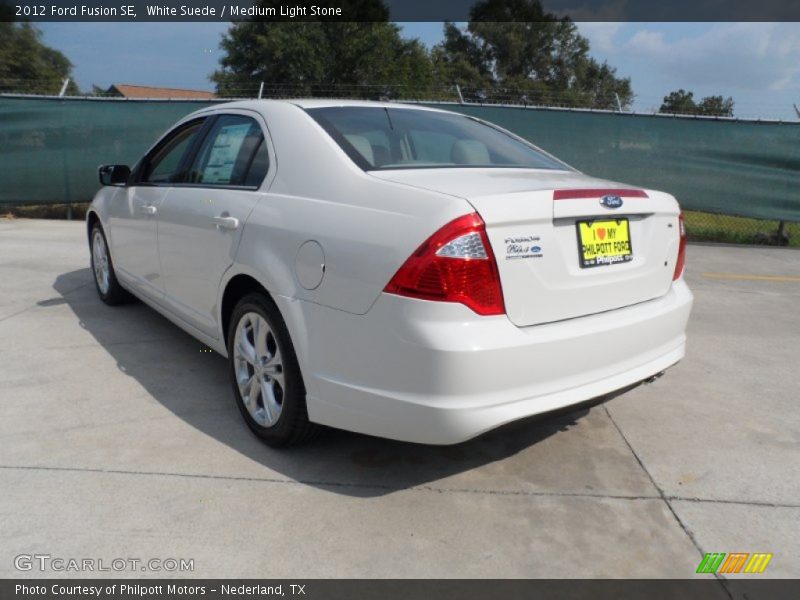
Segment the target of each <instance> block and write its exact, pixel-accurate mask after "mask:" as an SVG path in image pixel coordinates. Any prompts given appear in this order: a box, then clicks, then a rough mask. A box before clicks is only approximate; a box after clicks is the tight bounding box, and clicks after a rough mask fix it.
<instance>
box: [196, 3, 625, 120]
mask: <svg viewBox="0 0 800 600" xmlns="http://www.w3.org/2000/svg"><path fill="white" fill-rule="evenodd" d="M262 4H264V3H263V2H262ZM348 4H353V5H354V6H355V8H354V9H350V10H348V11H347V14H353V12H352V10H356V11H357V12H358V11H362V12H363V11H370V12H371V14H372V16H373V18H375V15H378V16H380V18H382V19H384V20H383V21H378V22H368V23H367V22H361V23H345V22H338V21H323V22H276V21H274V20H272V21H270V22H245V23H237V24H235V25H233V26H232V28H231V30H230V31H229V32H228V34H227V35H226V36H225V37H224V38H223V40H222V48H223V50H224V51H225V55H224V57H223V58H222V61H221V68H220V69H219V70H217V71H216V72H215V73H214V74H213V75H212V76H211V80H212V81H213V82H215V83H216V85H217V92H218V94H220V95H222V96H245V95H247V96H251V95H253V94H255V93H256V92H257V90H258V87H259V83H260V82H261V81H264V82H265V83H266V85H267V92H268V93H270V92H271V91H272V90H271V89H270V88H271V87H272V86H274V87H275V88H279V89H280V91H281V92H283V93H288V94H291V95H312V96H313V95H331V94H337V93H339V94H342V95H348V96H356V97H376V96H381V97H385V96H390V97H397V96H401V97H404V98H427V99H437V98H440V97H443V96H447V95H449V94H450V93H451V90H452V89H453V87H454V86H455V85H459V86H460V87H461V88H462V89H463V91H464V95H465V98H466V99H468V100H473V101H482V100H484V99H486V98H488V97H489V96H492V97H493V98H495V99H499V100H505V101H508V102H524V103H537V104H563V105H567V106H587V107H593V108H611V109H616V108H617V95H618V96H619V99H620V101H621V103H622V105H623V107H628V106H629V105H630V103H631V101H632V99H633V92H632V90H631V85H630V79H627V78H619V77H617V75H616V72H615V70H614V69H613V68H612V67H610V66H609V65H608V64H606V63H599V62H597V61H596V60H595V59H593V58H591V57H590V56H589V54H588V53H589V42H588V40H587V39H586V38H585V37H583V36H581V35H580V34H579V33H578V30H577V27H576V26H575V24H574V23H572V22H571V21H570V20H569V19H557V18H556V17H554V16H553V15H550V14H548V13H546V12H545V11H544V9H543V8H542V5H541V3H540V1H539V0H485V1H483V2H480V3H478V4H476V5H475V6H474V7H473V9H472V12H471V18H472V20H471V21H470V23H469V25H468V27H467V29H466V30H465V31H462V30H461V29H460V28H459V27H458V26H456V25H455V24H453V23H445V25H444V39H443V41H442V42H441V43H440V44H437V45H436V46H434V47H433V48H432V49H431V51H430V52H428V51H427V50H426V49H425V47H424V46H423V45H422V44H421V43H420V42H419V41H418V40H407V39H403V38H402V37H401V36H400V29H399V28H398V27H397V26H396V25H394V24H391V23H388V22H387V21H386V19H388V13H383V14H381V13H379V12H377V11H379V10H380V9H379V7H382V6H383V5H382V4H381V3H380V2H379V1H378V0H350V2H348ZM511 15H513V18H514V19H515V21H514V22H508V21H509V19H511ZM502 20H505V22H499V21H502ZM450 97H452V96H450Z"/></svg>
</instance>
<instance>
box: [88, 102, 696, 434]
mask: <svg viewBox="0 0 800 600" xmlns="http://www.w3.org/2000/svg"><path fill="white" fill-rule="evenodd" d="M576 143H578V142H576ZM99 176H100V182H101V183H102V184H103V187H102V188H101V189H100V191H99V192H98V193H97V195H96V197H95V198H94V201H93V202H92V205H91V208H90V210H89V212H88V216H87V225H88V234H89V243H90V249H91V262H92V270H93V273H94V278H95V282H96V285H97V291H98V293H99V295H100V298H101V299H102V300H103V301H104V302H105V303H107V304H111V305H115V304H119V303H122V302H124V301H126V300H127V299H129V298H130V297H131V295H133V296H136V297H138V298H139V299H141V300H142V301H143V302H145V303H146V304H148V305H150V306H151V307H152V308H154V309H155V310H157V311H158V312H160V313H161V314H163V315H164V316H165V317H167V318H168V319H170V320H171V321H173V322H174V323H175V324H176V325H178V326H179V327H181V328H183V329H184V330H186V331H187V332H189V333H190V334H191V335H192V336H194V337H195V338H197V339H198V340H199V341H200V342H202V343H203V344H205V345H207V346H208V347H210V348H212V349H214V350H216V351H217V352H219V353H220V354H222V355H223V356H226V357H227V359H228V361H229V363H230V377H231V380H232V383H233V386H232V387H233V394H234V397H235V399H236V402H237V404H238V406H239V409H240V411H241V413H242V415H243V417H244V419H245V421H246V422H247V424H248V426H249V427H250V428H251V429H252V430H253V431H254V432H255V433H256V434H257V435H258V436H259V437H261V438H262V439H263V440H264V441H265V442H267V443H268V444H271V445H274V446H280V445H287V444H292V443H296V442H300V441H303V440H306V439H308V438H310V437H311V436H312V435H313V434H314V432H315V431H316V430H317V429H318V426H319V425H320V424H322V425H329V426H333V427H337V428H341V429H347V430H351V431H356V432H362V433H367V434H371V435H377V436H383V437H387V438H393V439H398V440H406V441H412V442H421V443H429V444H452V443H457V442H461V441H463V440H467V439H469V438H472V437H474V436H476V435H478V434H480V433H482V432H485V431H487V430H489V429H493V428H495V427H497V426H499V425H502V424H504V423H507V422H510V421H513V420H516V419H519V418H522V417H526V416H528V415H533V414H537V413H543V412H547V411H552V410H554V409H557V408H561V407H565V406H569V405H572V404H576V403H579V402H583V401H586V400H590V399H593V398H598V397H602V396H604V395H606V394H609V393H610V392H613V391H616V390H620V389H623V388H627V387H628V386H631V385H634V384H637V383H639V382H641V381H644V380H647V379H649V378H651V377H653V376H655V375H658V374H660V373H661V372H663V371H664V370H665V369H666V368H668V367H670V366H671V365H673V364H675V363H676V362H678V361H679V360H680V359H681V358H682V357H683V355H684V348H685V341H686V337H685V329H686V322H687V319H688V317H689V311H690V309H691V306H692V295H691V292H690V291H689V289H688V288H687V286H686V283H685V282H684V279H683V268H684V255H685V245H686V237H685V232H684V226H683V219H682V216H681V214H680V209H679V206H678V203H677V202H676V201H675V199H674V198H673V197H672V196H670V195H669V194H666V193H663V192H658V191H654V190H649V189H640V188H636V187H631V186H628V185H624V184H618V183H612V182H608V181H603V180H599V179H595V178H592V177H589V176H587V175H584V174H582V173H580V172H578V171H576V170H575V169H572V168H571V167H569V166H567V165H566V164H564V163H562V162H561V161H559V160H558V159H556V158H554V157H553V156H551V155H549V154H547V153H546V152H544V151H542V150H540V149H539V148H537V147H535V146H533V145H531V144H530V143H528V142H527V141H525V140H523V139H521V138H519V137H517V136H515V135H513V134H512V133H510V132H508V131H505V130H503V129H501V128H499V127H496V126H494V125H492V124H490V123H486V122H484V121H480V120H478V119H475V118H472V117H468V116H464V115H459V114H454V113H451V112H446V111H441V110H434V109H428V108H422V107H419V106H404V105H399V104H394V103H385V104H384V103H371V102H341V101H329V100H302V101H262V100H259V101H247V102H235V103H229V104H221V105H216V106H214V107H212V108H206V109H203V110H200V111H198V112H195V113H193V114H191V115H189V116H187V117H185V118H184V119H183V120H181V121H180V122H178V123H177V124H176V125H175V126H174V127H173V128H172V129H171V130H170V131H169V132H168V133H166V135H164V136H163V137H162V138H161V139H160V140H159V141H158V142H157V143H156V144H155V145H154V146H153V147H152V149H151V150H150V151H149V152H147V153H146V154H145V156H144V157H143V158H142V159H141V160H140V161H139V162H138V163H137V164H136V165H135V166H133V167H132V168H129V167H127V166H125V165H106V166H103V167H100V173H99ZM165 359H167V360H168V357H165Z"/></svg>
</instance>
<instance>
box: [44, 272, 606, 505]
mask: <svg viewBox="0 0 800 600" xmlns="http://www.w3.org/2000/svg"><path fill="white" fill-rule="evenodd" d="M91 277H92V276H91V272H90V270H89V269H88V268H87V269H80V270H76V271H72V272H69V273H64V274H61V275H59V276H58V277H57V278H56V280H55V282H54V284H53V288H54V289H55V290H56V291H57V292H58V293H59V294H60V295H61V298H51V299H47V300H43V301H42V302H40V303H39V306H42V307H46V306H54V305H59V304H67V305H68V306H69V308H70V309H71V310H72V312H73V313H74V314H75V317H76V319H77V320H78V321H79V323H80V326H81V327H82V328H83V329H84V330H86V331H88V332H89V333H90V334H91V335H92V336H93V337H94V339H95V340H97V342H98V343H99V344H100V346H102V348H104V349H105V351H106V352H108V354H109V355H110V356H111V357H112V358H113V359H114V360H115V361H116V364H117V367H118V368H119V369H120V370H121V371H123V372H124V373H125V374H126V375H128V376H129V377H132V378H133V379H134V380H135V381H136V382H137V383H138V384H139V385H141V386H142V388H144V389H145V390H146V391H147V392H148V393H149V394H150V396H152V398H154V399H155V400H156V401H158V402H159V403H160V404H162V405H163V406H164V407H165V408H167V409H169V410H170V411H171V412H172V413H174V414H175V415H176V417H177V418H180V419H182V420H183V421H184V422H186V423H187V424H189V425H191V426H192V427H194V428H196V429H197V430H199V431H201V432H202V433H204V434H205V435H207V436H210V437H211V438H213V439H215V440H217V441H218V442H221V443H223V444H225V445H227V446H229V447H230V448H232V449H234V450H236V451H237V452H239V453H241V454H242V455H244V456H246V457H247V458H249V459H251V460H252V461H255V462H256V463H258V464H260V465H263V466H264V467H266V468H267V469H269V470H270V471H272V472H266V471H265V473H264V475H263V476H264V478H265V479H274V478H275V477H276V476H275V473H277V474H279V475H281V476H283V477H284V478H286V479H288V480H291V481H296V482H298V483H301V484H305V485H310V486H315V487H318V488H321V489H326V490H329V491H332V492H335V493H340V494H344V495H350V496H358V497H371V496H380V495H384V494H389V493H392V492H395V491H400V490H404V489H408V488H412V487H428V488H431V489H433V490H439V489H448V488H450V487H452V486H453V485H455V484H453V483H452V482H451V483H448V482H447V481H442V480H444V479H446V478H448V477H451V476H453V475H457V474H461V473H465V472H467V471H470V470H473V469H475V468H476V467H482V466H484V465H488V464H490V463H497V462H498V461H504V460H505V459H509V457H513V456H515V455H517V454H519V453H520V452H522V451H524V450H526V449H529V448H531V447H532V446H534V445H536V444H539V443H540V442H542V441H543V440H546V439H547V438H549V437H551V436H553V435H554V434H556V433H558V432H560V431H564V430H567V429H569V428H571V427H572V426H574V425H575V424H576V423H577V422H578V420H579V419H581V418H582V417H584V416H585V415H586V414H587V413H588V412H589V407H590V405H591V404H596V403H597V402H598V401H595V402H593V403H587V404H586V405H583V406H581V407H579V408H576V409H573V410H570V411H565V412H562V413H559V414H550V415H547V416H545V417H539V418H531V419H525V420H522V421H518V422H516V423H513V424H510V425H507V426H504V427H502V428H500V429H496V430H494V431H491V432H489V433H486V434H484V435H482V436H480V437H478V438H476V439H474V440H471V441H468V442H465V443H462V444H458V445H455V446H426V445H419V444H409V443H402V442H396V441H390V440H384V439H379V438H374V437H370V436H365V435H359V434H354V433H348V432H344V431H338V430H333V429H325V430H324V431H323V432H322V434H321V435H320V436H319V437H317V438H316V439H315V440H314V441H313V442H311V443H309V444H307V445H304V446H299V447H293V448H291V449H284V450H274V449H272V448H269V447H267V446H265V445H264V444H262V443H261V442H260V441H259V440H258V439H257V438H256V437H255V436H254V435H253V434H252V433H251V432H250V431H249V430H248V428H247V426H246V425H245V424H244V421H243V420H242V419H241V416H240V415H239V412H238V409H237V408H236V406H235V403H234V400H233V395H232V392H231V387H230V383H229V378H228V366H227V361H226V360H225V359H224V358H222V357H221V356H219V355H218V354H216V353H215V352H209V351H207V350H204V349H203V347H202V346H201V344H200V343H199V342H197V341H196V340H194V338H192V337H191V336H189V335H188V334H186V333H184V332H183V331H182V330H180V329H179V328H178V327H176V326H175V325H173V324H172V323H170V322H169V321H168V320H167V319H165V318H163V317H161V316H160V315H158V313H156V312H155V311H153V310H151V309H150V308H149V307H147V306H146V305H144V304H142V303H140V302H134V303H131V304H128V305H124V306H120V307H108V306H106V305H104V304H103V303H102V302H101V301H100V300H99V298H98V297H97V294H96V292H95V289H94V286H93V285H91V281H92V279H91ZM81 282H88V284H86V285H82V286H80V283H81ZM76 284H77V285H76ZM131 439H134V438H133V437H132V438H131ZM541 456H542V457H543V460H542V462H545V460H546V453H544V452H542V454H541ZM559 468H560V467H558V466H557V465H550V467H549V469H551V470H553V469H555V470H558V469H559ZM505 470H506V469H505V468H504V466H503V465H499V466H498V467H497V469H496V471H495V473H496V474H497V475H498V476H499V477H500V479H501V480H506V481H508V482H514V481H515V480H516V479H518V478H522V479H527V478H532V479H531V481H532V482H535V481H536V479H535V478H536V477H537V476H538V474H537V473H519V472H518V471H519V469H515V474H514V476H513V477H511V475H506V474H505ZM480 479H481V478H477V479H476V478H475V477H472V476H467V477H465V478H460V479H459V484H458V485H459V486H460V487H469V486H470V485H472V484H474V485H475V486H476V487H478V488H480V487H481V485H482V483H481V480H480ZM434 482H437V483H434ZM464 482H467V483H466V484H465V483H464Z"/></svg>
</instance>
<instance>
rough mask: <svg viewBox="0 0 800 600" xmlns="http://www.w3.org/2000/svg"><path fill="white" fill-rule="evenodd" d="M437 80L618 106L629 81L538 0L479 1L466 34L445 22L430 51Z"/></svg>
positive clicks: (629, 96)
mask: <svg viewBox="0 0 800 600" xmlns="http://www.w3.org/2000/svg"><path fill="white" fill-rule="evenodd" d="M432 59H433V63H434V71H435V73H436V75H437V77H438V78H439V81H440V82H441V83H442V84H443V85H446V84H449V85H452V84H454V83H458V84H459V85H460V86H462V87H466V88H475V89H479V90H488V91H491V92H493V93H494V94H495V95H497V96H499V97H505V98H506V99H507V100H508V101H530V102H536V103H542V104H564V105H568V106H586V107H593V108H617V95H618V96H619V99H620V102H621V104H622V105H623V106H625V107H627V106H629V105H630V103H631V102H632V100H633V91H632V89H631V85H630V79H628V78H619V77H617V75H616V70H615V69H614V68H612V67H610V66H609V65H608V64H607V63H602V64H601V63H598V62H597V61H596V60H595V59H594V58H592V57H590V56H589V41H588V40H587V39H586V38H585V37H583V36H582V35H580V34H579V33H578V29H577V27H576V26H575V24H574V23H573V22H572V21H570V20H569V18H566V17H565V18H561V19H559V18H556V17H555V16H554V15H552V14H550V13H547V12H545V11H544V9H543V8H542V5H541V2H540V1H539V0H484V1H483V2H479V3H478V4H476V5H475V6H474V7H473V9H472V11H471V13H470V22H469V24H468V26H467V28H466V31H462V30H460V29H459V28H458V27H456V26H455V25H453V24H452V23H447V24H445V30H444V41H443V42H442V43H440V44H438V45H437V46H436V47H434V49H433V52H432Z"/></svg>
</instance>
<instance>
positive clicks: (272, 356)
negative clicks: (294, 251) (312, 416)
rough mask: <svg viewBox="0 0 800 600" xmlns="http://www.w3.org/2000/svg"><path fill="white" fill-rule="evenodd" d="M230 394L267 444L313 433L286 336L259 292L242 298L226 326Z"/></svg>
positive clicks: (278, 318) (274, 310)
mask: <svg viewBox="0 0 800 600" xmlns="http://www.w3.org/2000/svg"><path fill="white" fill-rule="evenodd" d="M228 360H229V363H230V370H231V378H232V380H233V394H234V396H235V398H236V404H237V405H238V407H239V410H240V412H241V413H242V416H243V417H244V420H245V421H246V422H247V425H248V426H249V427H250V429H251V430H252V431H253V432H254V433H255V434H256V435H257V436H258V437H260V438H261V439H262V440H264V442H266V443H267V444H269V445H270V446H274V447H279V446H288V445H292V444H297V443H301V442H304V441H306V440H308V439H310V438H311V437H313V435H314V434H315V433H316V432H317V429H318V428H317V426H316V425H314V424H313V423H311V422H310V421H309V420H308V411H307V409H306V390H305V386H304V385H303V377H302V374H301V373H300V367H299V365H298V363H297V356H296V355H295V352H294V346H293V344H292V340H291V338H290V337H289V332H288V330H287V329H286V324H285V323H284V322H283V319H282V318H281V315H280V313H279V312H278V309H277V307H276V306H275V305H274V304H273V303H272V301H271V300H270V299H269V298H268V297H267V296H265V295H264V294H250V295H248V296H245V297H244V298H242V300H240V301H239V303H238V304H237V305H236V308H234V310H233V315H232V316H231V321H230V325H229V327H228Z"/></svg>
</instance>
